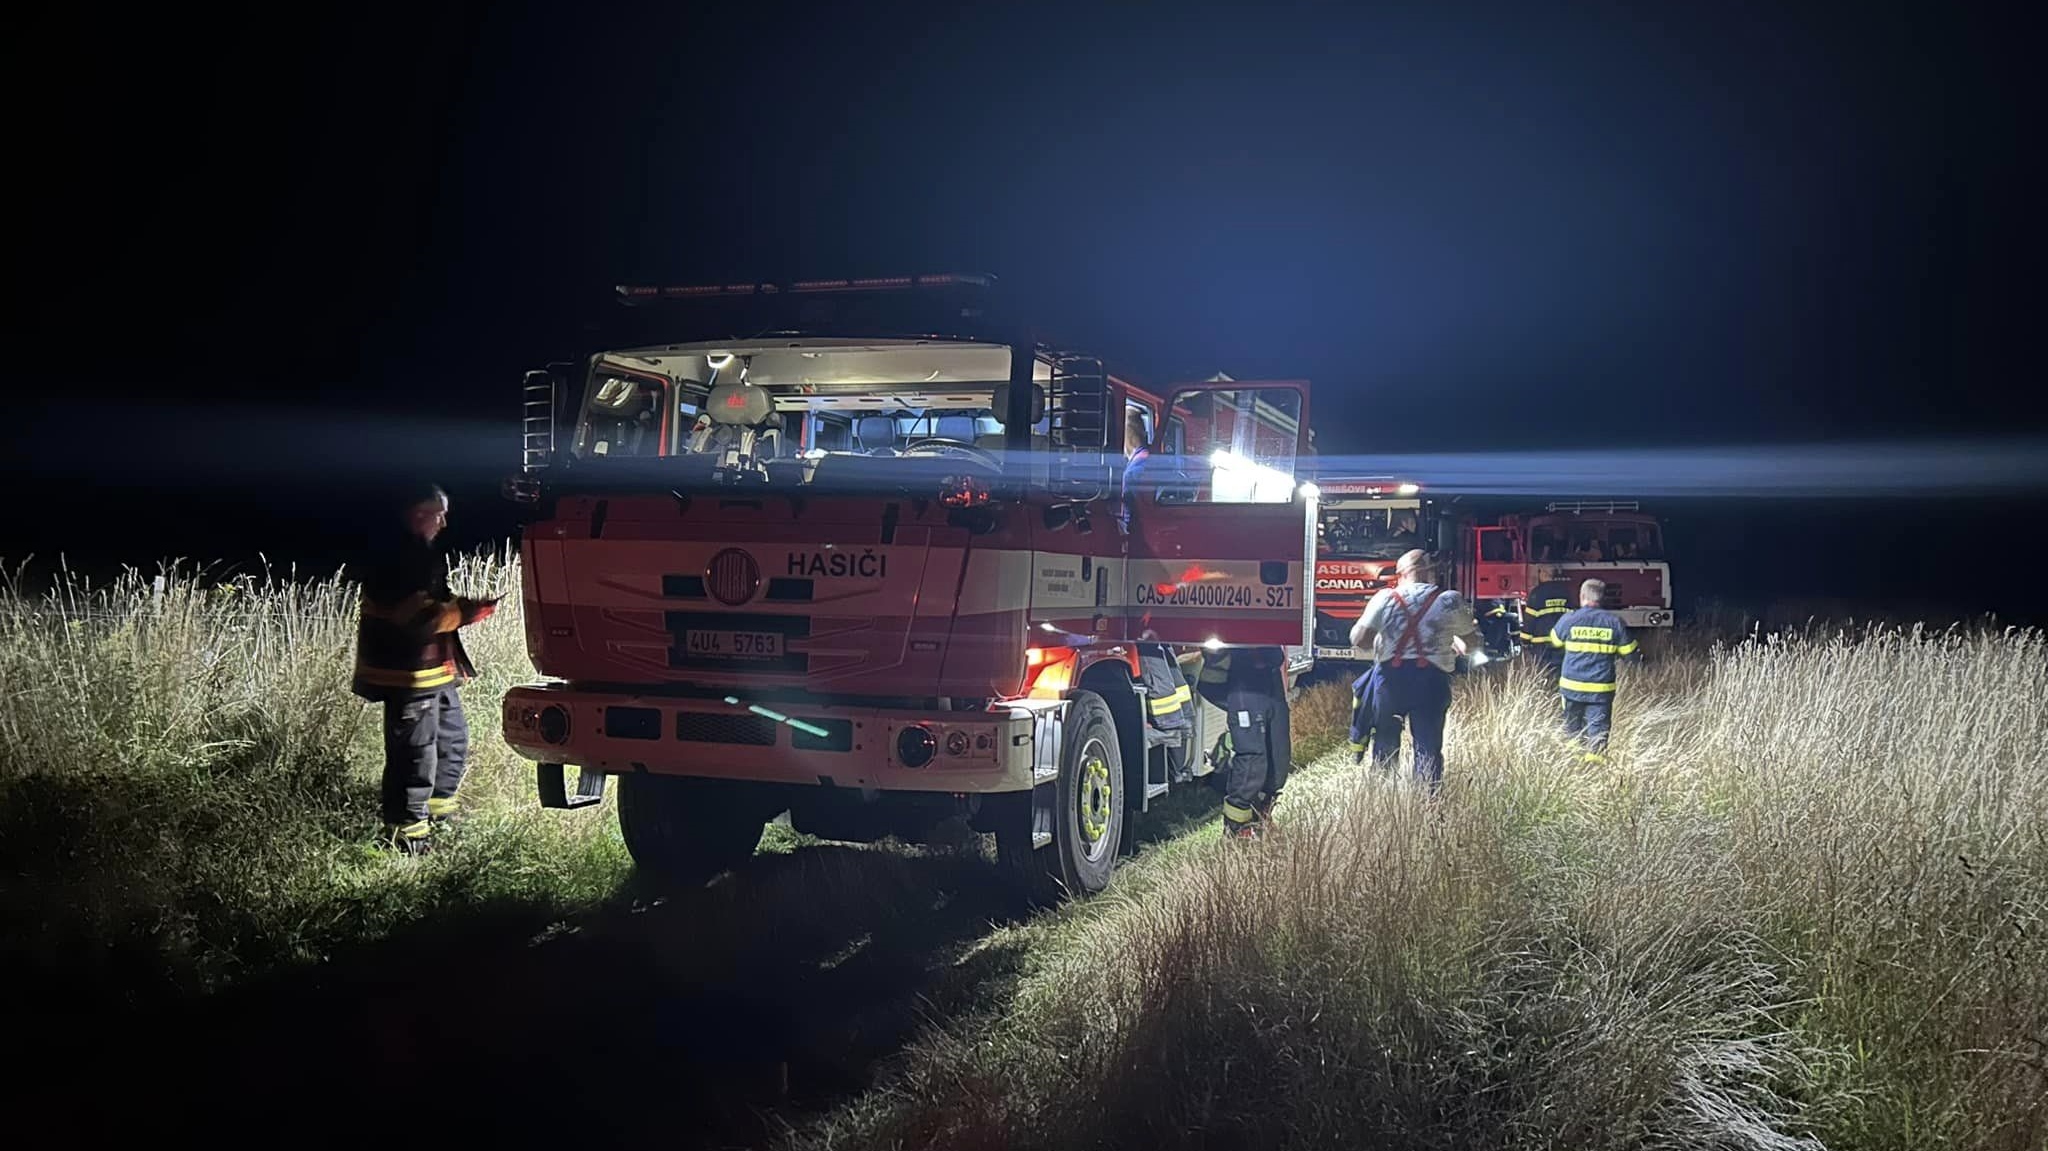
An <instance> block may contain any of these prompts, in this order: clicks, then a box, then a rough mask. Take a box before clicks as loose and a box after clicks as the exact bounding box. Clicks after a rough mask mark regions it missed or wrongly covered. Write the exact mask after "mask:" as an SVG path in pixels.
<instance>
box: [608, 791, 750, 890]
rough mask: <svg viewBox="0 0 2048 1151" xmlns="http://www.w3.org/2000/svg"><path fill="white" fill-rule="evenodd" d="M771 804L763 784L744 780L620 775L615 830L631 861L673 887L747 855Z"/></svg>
mask: <svg viewBox="0 0 2048 1151" xmlns="http://www.w3.org/2000/svg"><path fill="white" fill-rule="evenodd" d="M772 805H773V800H772V799H770V798H769V797H768V796H767V795H766V793H765V792H764V790H763V789H761V788H758V787H754V786H751V785H748V784H744V783H730V782H727V781H725V780H713V779H689V778H685V777H682V776H673V775H648V774H645V773H635V774H632V775H625V776H620V777H619V832H620V834H621V835H623V836H624V837H625V840H626V851H627V852H628V853H629V854H631V855H632V857H633V864H634V866H635V867H638V868H639V869H640V870H642V871H644V872H647V873H648V874H649V875H651V876H653V877H655V878H657V879H660V880H661V881H663V882H665V883H671V884H675V885H678V886H685V887H696V886H700V885H702V884H704V883H705V882H707V881H709V880H710V879H711V878H712V877H713V876H716V875H717V874H719V873H720V872H722V871H726V870H729V869H731V868H732V867H734V866H737V865H738V864H740V863H743V862H745V861H746V860H747V859H748V858H749V857H751V856H752V855H753V854H754V848H756V847H758V846H759V845H760V843H761V832H762V829H763V827H764V825H765V824H766V823H767V822H768V820H769V819H770V818H771V817H772V816H773V815H774V814H775V813H774V812H772V811H768V810H767V808H768V807H769V806H772Z"/></svg>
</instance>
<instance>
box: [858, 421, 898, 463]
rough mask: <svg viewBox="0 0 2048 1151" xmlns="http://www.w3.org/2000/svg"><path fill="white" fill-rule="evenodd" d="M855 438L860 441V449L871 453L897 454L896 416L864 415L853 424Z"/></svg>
mask: <svg viewBox="0 0 2048 1151" xmlns="http://www.w3.org/2000/svg"><path fill="white" fill-rule="evenodd" d="M853 438H854V439H855V440H857V441H858V442H859V443H860V450H861V451H863V452H865V453H868V454H870V455H874V454H878V453H884V452H886V454H888V455H892V456H893V455H895V454H896V417H895V416H862V417H861V418H860V419H858V420H856V421H855V422H854V425H853Z"/></svg>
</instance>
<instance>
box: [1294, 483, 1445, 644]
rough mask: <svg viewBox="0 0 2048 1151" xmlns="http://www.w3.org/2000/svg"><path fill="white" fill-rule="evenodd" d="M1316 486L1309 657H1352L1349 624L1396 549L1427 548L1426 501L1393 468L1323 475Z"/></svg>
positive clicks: (1383, 582)
mask: <svg viewBox="0 0 2048 1151" xmlns="http://www.w3.org/2000/svg"><path fill="white" fill-rule="evenodd" d="M1316 488H1317V491H1318V496H1317V501H1316V512H1317V523H1316V567H1315V594H1316V632H1315V643H1316V645H1315V658H1316V660H1317V661H1318V662H1330V663H1351V662H1357V661H1358V660H1359V658H1360V656H1359V653H1358V652H1357V651H1356V650H1355V649H1353V648H1352V646H1351V625H1352V624H1354V623H1356V622H1357V621H1358V617H1359V616H1360V615H1362V614H1364V612H1365V605H1366V603H1367V602H1369V601H1370V600H1371V599H1372V597H1373V594H1374V593H1375V592H1377V591H1379V590H1380V589H1381V588H1386V587H1392V586H1394V582H1395V577H1394V561H1396V560H1398V559H1400V558H1401V554H1402V553H1403V552H1406V551H1408V550H1410V549H1411V548H1423V549H1425V550H1429V549H1432V548H1433V543H1434V535H1433V533H1432V531H1431V526H1432V509H1430V507H1429V506H1428V504H1427V502H1426V501H1425V499H1424V497H1423V495H1422V488H1421V486H1420V485H1418V484H1415V483H1412V482H1410V481H1408V480H1405V479H1403V478H1400V477H1398V476H1387V475H1371V476H1350V475H1322V476H1318V477H1317V479H1316Z"/></svg>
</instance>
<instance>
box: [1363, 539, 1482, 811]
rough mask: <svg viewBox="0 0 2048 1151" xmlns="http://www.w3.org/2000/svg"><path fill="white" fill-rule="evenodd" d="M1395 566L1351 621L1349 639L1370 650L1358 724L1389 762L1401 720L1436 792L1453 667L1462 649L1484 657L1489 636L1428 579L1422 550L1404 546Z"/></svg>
mask: <svg viewBox="0 0 2048 1151" xmlns="http://www.w3.org/2000/svg"><path fill="white" fill-rule="evenodd" d="M1395 571H1396V573H1397V574H1398V576H1399V582H1398V583H1397V584H1396V585H1395V586H1394V587H1391V588H1382V589H1380V591H1379V593H1378V594H1377V595H1375V596H1373V597H1372V600H1371V602H1369V603H1367V604H1366V606H1365V614H1363V615H1362V616H1360V617H1359V619H1358V622H1357V623H1355V624H1353V625H1352V626H1351V644H1352V646H1353V647H1358V648H1367V647H1369V648H1370V650H1371V652H1372V658H1373V669H1372V671H1371V672H1369V673H1367V675H1366V676H1365V678H1364V679H1363V680H1362V681H1361V683H1360V685H1359V689H1358V695H1359V698H1360V703H1359V717H1360V718H1359V721H1358V722H1357V723H1356V724H1355V727H1356V728H1357V729H1359V730H1360V731H1361V734H1362V733H1363V729H1365V728H1368V727H1369V729H1370V731H1371V736H1372V758H1373V762H1374V763H1375V764H1378V765H1380V766H1391V765H1392V763H1393V761H1394V759H1395V757H1397V756H1399V755H1400V753H1401V726H1402V722H1403V721H1404V720H1405V721H1406V722H1407V726H1408V733H1409V736H1410V738H1412V739H1413V740H1414V741H1415V776H1416V778H1417V779H1419V780H1421V781H1422V782H1424V783H1425V784H1427V785H1428V786H1429V789H1430V791H1431V793H1432V794H1433V793H1434V792H1435V791H1436V790H1437V789H1438V788H1440V787H1442V785H1443V775H1444V758H1443V756H1444V720H1445V717H1446V716H1447V715H1448V714H1449V713H1450V709H1451V672H1452V671H1453V670H1454V669H1455V668H1456V667H1457V661H1458V656H1460V655H1464V656H1465V657H1466V658H1467V659H1468V660H1471V661H1472V662H1473V663H1474V664H1475V665H1476V664H1479V663H1483V662H1485V660H1486V644H1485V641H1484V639H1483V638H1482V637H1481V635H1480V631H1479V621H1478V619H1476V618H1475V617H1474V616H1473V614H1472V605H1471V604H1470V603H1469V602H1468V601H1467V600H1466V599H1465V597H1464V596H1462V595H1460V594H1458V593H1457V592H1455V591H1452V590H1450V589H1448V588H1440V587H1438V586H1437V585H1435V584H1433V583H1431V582H1430V574H1431V572H1430V564H1429V556H1428V555H1427V554H1426V553H1424V552H1423V551H1421V550H1420V549H1417V550H1414V551H1410V552H1407V553H1406V554H1404V555H1402V557H1401V558H1400V560H1398V561H1397V562H1396V564H1395ZM1368 709H1369V711H1368Z"/></svg>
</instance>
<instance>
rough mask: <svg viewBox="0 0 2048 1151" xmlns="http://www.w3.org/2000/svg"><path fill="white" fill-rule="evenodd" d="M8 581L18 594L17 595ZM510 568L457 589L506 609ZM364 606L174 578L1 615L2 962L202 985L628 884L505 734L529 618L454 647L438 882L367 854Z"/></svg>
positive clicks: (5, 602) (26, 603)
mask: <svg viewBox="0 0 2048 1151" xmlns="http://www.w3.org/2000/svg"><path fill="white" fill-rule="evenodd" d="M17 575H18V573H17ZM516 578H517V576H516V572H515V571H514V570H513V568H512V566H511V560H510V558H509V557H506V556H477V557H470V558H467V559H464V560H462V561H461V562H460V563H458V564H457V566H456V571H455V573H454V582H455V583H456V585H457V586H458V587H460V588H461V589H463V590H467V591H475V592H478V593H484V592H490V593H496V592H499V591H503V590H506V589H508V588H513V587H516ZM355 595H356V592H355V587H354V585H353V584H352V583H350V582H349V581H348V580H346V579H344V578H342V577H341V576H335V577H331V578H326V579H314V580H298V579H294V578H289V577H286V578H276V579H271V578H263V577H255V576H247V575H244V576H238V577H235V578H232V579H224V580H217V579H212V578H208V576H207V573H205V572H204V571H197V570H193V569H190V568H188V567H184V566H181V565H171V566H167V567H165V568H164V569H162V570H160V571H159V572H158V573H156V574H154V575H144V574H143V573H140V572H136V571H130V572H128V573H127V574H125V575H123V576H122V577H120V578H118V579H116V580H114V581H112V582H110V583H107V584H104V585H97V586H95V585H92V584H90V583H88V582H86V581H85V580H84V579H82V578H77V577H74V576H70V575H66V574H61V573H60V575H59V577H58V578H57V579H56V580H55V581H54V590H51V591H48V592H46V593H43V594H30V593H29V592H27V591H25V590H24V585H23V584H22V583H21V582H20V580H19V579H18V578H17V579H15V580H12V581H10V582H9V584H8V586H7V588H6V589H5V592H4V594H0V924H4V928H5V930H4V932H0V935H4V943H0V959H4V960H5V961H7V962H11V963H15V964H18V965H24V966H26V967H27V968H29V969H31V970H35V971H37V972H57V973H63V975H65V976H67V977H69V978H73V979H77V980H79V981H81V982H85V983H107V984H119V985H121V986H123V987H126V988H130V989H133V988H134V987H135V986H137V985H138V983H139V984H140V985H142V986H145V987H146V986H175V987H203V986H208V985H211V984H214V983H216V982H218V981H220V980H223V979H227V978H232V977H234V976H236V975H238V974H241V973H243V972H245V971H248V970H250V969H253V968H260V967H266V966H271V965H275V964H277V963H281V962H289V961H292V960H296V959H307V958H314V957H318V956H321V955H324V954H326V953H328V952H329V951H330V950H332V949H333V948H335V947H337V946H340V945H343V944H348V943H353V942H357V941H361V940H364V939H367V938H374V937H376V936H379V935H381V934H383V933H385V932H388V931H390V930H392V929H394V928H397V927H399V926H403V925H406V924H408V923H411V922H413V921H416V920H418V919H420V918H422V917H425V916H429V915H432V914H434V913H435V912H436V911H440V910H450V909H457V908H464V907H469V906H473V905H475V904H476V903H479V902H484V903H492V902H510V903H524V904H530V905H534V906H541V907H545V906H551V905H561V906H567V905H571V904H575V903H580V902H584V901H588V900H591V899H596V898H598V897H600V896H601V895H603V894H604V893H605V892H607V891H609V890H610V889H611V888H612V887H613V886H614V885H615V884H616V883H617V881H618V879H619V877H620V876H621V875H622V874H623V873H624V869H625V857H624V853H623V849H622V848H621V847H620V846H619V844H618V841H617V836H616V832H615V831H614V830H613V829H612V828H610V827H609V826H607V825H606V824H604V823H601V822H600V821H597V820H592V819H576V820H561V819H549V818H544V817H543V816H542V814H541V813H540V812H538V811H537V810H534V804H533V801H532V783H531V781H530V776H529V775H527V774H526V772H525V771H524V770H523V767H522V765H521V763H520V762H519V761H518V760H516V758H515V757H514V756H513V755H512V754H511V752H510V750H509V749H508V748H506V747H505V746H504V743H503V741H502V740H501V739H499V738H498V736H497V734H496V728H497V722H496V721H497V700H498V698H499V696H500V694H501V693H502V692H503V691H504V689H505V688H506V687H507V686H509V685H510V684H511V683H514V682H517V681H518V680H520V679H524V678H527V677H530V676H531V675H532V673H533V670H532V667H531V665H530V664H529V663H528V661H527V658H526V654H525V644H524V640H523V638H522V636H523V633H522V625H521V621H520V618H519V600H518V597H517V596H516V595H515V596H512V597H511V598H508V599H507V600H506V601H505V602H504V604H503V605H502V606H501V608H500V610H499V612H498V614H497V615H496V616H495V617H494V618H492V619H490V620H488V621H486V622H485V623H483V624H481V625H478V626H476V627H473V628H470V629H468V630H467V631H466V632H465V642H466V643H467V644H468V646H469V648H470V650H471V653H472V655H473V656H474V657H475V660H476V663H477V665H478V667H479V669H480V673H481V674H480V677H479V678H478V679H477V680H476V681H474V682H472V683H471V684H469V685H468V686H467V687H466V688H465V690H464V693H463V694H464V700H465V704H466V710H467V711H468V713H469V719H470V725H471V774H470V778H469V781H468V782H467V783H466V784H465V786H464V789H463V793H464V796H465V798H466V799H467V800H468V801H469V805H470V808H471V810H472V812H473V814H472V816H471V818H470V819H469V821H468V822H467V823H466V824H465V825H464V827H463V828H462V830H461V833H460V835H459V837H457V838H456V840H455V842H454V844H453V846H452V849H451V850H449V851H447V852H445V853H443V854H440V855H437V856H432V857H429V858H427V859H424V860H418V861H412V860H405V859H399V858H394V857H392V856H390V855H389V854H388V853H386V852H384V851H382V850H381V849H380V848H379V847H378V846H377V844H376V836H377V832H378V829H379V819H378V812H377V802H376V778H377V773H378V769H379V765H380V762H381V751H380V748H379V742H378V741H379V724H378V718H377V712H376V709H375V708H374V707H372V706H370V705H366V704H364V703H363V702H362V701H361V700H359V699H357V698H356V697H355V696H353V695H352V694H350V692H349V675H350V667H351V663H352V660H353V654H354V639H355V631H354V629H355V616H356V602H355Z"/></svg>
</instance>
